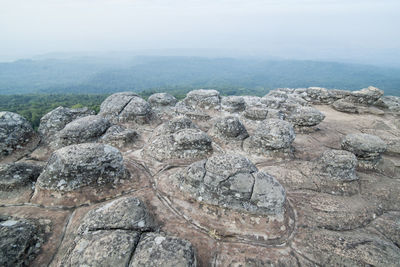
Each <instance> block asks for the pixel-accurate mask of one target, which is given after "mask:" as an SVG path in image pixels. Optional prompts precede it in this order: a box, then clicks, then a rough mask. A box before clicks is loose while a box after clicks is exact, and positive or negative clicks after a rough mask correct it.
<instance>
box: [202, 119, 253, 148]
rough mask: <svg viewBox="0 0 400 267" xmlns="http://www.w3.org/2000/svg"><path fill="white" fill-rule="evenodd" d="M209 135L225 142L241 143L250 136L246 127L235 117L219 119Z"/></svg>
mask: <svg viewBox="0 0 400 267" xmlns="http://www.w3.org/2000/svg"><path fill="white" fill-rule="evenodd" d="M208 133H209V134H210V135H211V136H212V137H215V138H218V139H219V140H222V141H223V142H230V141H241V140H243V139H245V138H247V137H248V136H249V134H248V133H247V130H246V128H245V127H244V125H243V124H242V123H241V122H240V120H239V119H238V118H237V117H234V116H227V117H223V118H219V119H217V120H216V121H215V123H214V125H213V126H212V127H211V129H210V130H209V132H208Z"/></svg>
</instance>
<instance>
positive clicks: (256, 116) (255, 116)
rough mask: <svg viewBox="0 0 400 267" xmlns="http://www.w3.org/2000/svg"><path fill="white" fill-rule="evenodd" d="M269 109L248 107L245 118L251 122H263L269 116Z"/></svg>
mask: <svg viewBox="0 0 400 267" xmlns="http://www.w3.org/2000/svg"><path fill="white" fill-rule="evenodd" d="M268 112H269V109H268V107H267V106H266V105H259V106H252V107H247V108H246V110H245V111H244V113H243V116H244V117H245V118H247V119H250V120H255V121H262V120H265V119H266V118H267V116H268Z"/></svg>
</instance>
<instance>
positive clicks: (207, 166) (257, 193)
mask: <svg viewBox="0 0 400 267" xmlns="http://www.w3.org/2000/svg"><path fill="white" fill-rule="evenodd" d="M173 179H174V180H175V183H177V185H178V187H179V188H180V189H181V190H182V191H183V192H185V193H188V194H189V195H190V196H191V197H193V198H196V199H197V200H198V201H204V202H206V203H209V204H212V205H218V206H222V207H226V208H230V209H234V210H239V211H244V212H251V213H261V214H279V213H282V212H283V211H284V204H285V201H286V194H285V190H284V188H283V187H282V186H281V185H280V184H279V182H278V181H277V180H276V179H275V178H274V177H272V176H270V175H269V174H267V173H264V172H258V170H257V168H256V166H255V165H254V164H253V163H252V162H251V161H250V160H249V159H247V158H245V157H243V156H239V155H233V154H222V155H216V156H213V157H210V158H208V159H207V160H205V161H199V162H195V163H193V164H191V165H190V166H189V167H187V168H186V169H184V170H183V171H181V172H179V173H177V174H176V175H175V176H174V177H173Z"/></svg>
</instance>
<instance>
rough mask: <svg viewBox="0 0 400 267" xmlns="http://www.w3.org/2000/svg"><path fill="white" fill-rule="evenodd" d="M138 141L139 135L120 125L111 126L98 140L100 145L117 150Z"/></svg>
mask: <svg viewBox="0 0 400 267" xmlns="http://www.w3.org/2000/svg"><path fill="white" fill-rule="evenodd" d="M138 139H139V133H138V132H137V131H135V130H133V129H128V128H125V127H123V126H121V125H113V126H111V127H110V128H108V130H107V131H106V133H105V134H104V135H103V136H102V137H101V138H100V139H99V140H98V141H99V142H100V143H104V144H109V145H112V146H115V147H118V148H124V147H127V146H128V147H129V146H130V145H131V144H133V143H135V142H136V141H137V140H138Z"/></svg>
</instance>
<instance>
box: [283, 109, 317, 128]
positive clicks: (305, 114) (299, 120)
mask: <svg viewBox="0 0 400 267" xmlns="http://www.w3.org/2000/svg"><path fill="white" fill-rule="evenodd" d="M324 119H325V115H324V114H323V113H322V112H321V111H319V110H318V109H316V108H313V107H303V106H299V107H297V108H296V109H295V110H293V111H292V112H291V114H290V115H289V116H288V117H287V120H288V121H290V122H291V123H293V125H295V126H299V127H311V126H315V125H318V124H319V123H320V122H322V121H323V120H324Z"/></svg>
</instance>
